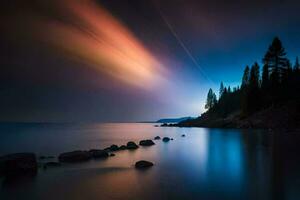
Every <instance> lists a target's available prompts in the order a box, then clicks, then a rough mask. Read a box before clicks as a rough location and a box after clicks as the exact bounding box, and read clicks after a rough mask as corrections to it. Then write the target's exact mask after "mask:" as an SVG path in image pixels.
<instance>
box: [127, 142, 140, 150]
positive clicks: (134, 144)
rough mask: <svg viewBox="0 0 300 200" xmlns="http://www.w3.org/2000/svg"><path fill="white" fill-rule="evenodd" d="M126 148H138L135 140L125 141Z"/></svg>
mask: <svg viewBox="0 0 300 200" xmlns="http://www.w3.org/2000/svg"><path fill="white" fill-rule="evenodd" d="M126 147H127V149H137V148H139V146H138V145H137V144H136V143H135V142H132V141H130V142H127V145H126Z"/></svg>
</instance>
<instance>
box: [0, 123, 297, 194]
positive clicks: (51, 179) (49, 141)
mask: <svg viewBox="0 0 300 200" xmlns="http://www.w3.org/2000/svg"><path fill="white" fill-rule="evenodd" d="M182 134H185V135H186V137H181V135H182ZM157 135H159V136H161V137H163V136H169V137H172V138H174V140H173V141H170V142H169V143H163V142H162V141H155V143H156V145H154V146H151V147H141V148H139V149H137V150H135V151H127V150H125V151H120V152H116V156H115V157H110V158H108V159H105V160H92V161H89V162H86V163H78V164H66V165H63V166H62V167H59V168H51V169H49V168H48V169H47V170H43V169H40V170H39V172H38V175H37V176H36V177H34V178H27V179H22V180H18V181H13V182H7V181H5V180H3V179H2V180H1V179H0V181H1V185H0V199H1V200H4V199H9V200H13V199H22V200H23V199H30V200H35V199H43V200H44V199H45V200H48V199H49V200H50V199H51V200H52V199H55V200H60V199H67V200H68V199H72V200H77V199H88V200H94V199H95V200H96V199H97V200H99V199H102V200H106V199H120V200H121V199H122V200H135V199H138V200H141V199H143V200H144V199H145V200H148V199H149V200H150V199H151V200H153V199H156V200H160V199H204V200H214V199H216V200H220V199H230V200H235V199H249V200H250V199H251V200H252V199H263V200H265V199H289V200H294V199H295V200H297V199H300V164H299V163H300V162H299V161H300V157H299V152H300V151H299V148H300V137H299V135H300V133H299V132H298V133H297V132H287V131H284V132H282V131H281V132H276V133H275V132H271V131H263V130H239V129H206V128H176V127H163V128H161V127H154V124H142V123H128V124H126V123H118V124H117V123H116V124H1V125H0V155H2V154H7V153H16V152H35V153H36V154H37V155H55V156H57V155H58V154H59V153H61V152H65V151H73V150H89V149H92V148H105V147H107V146H110V145H111V144H117V145H121V144H126V143H127V142H128V141H131V140H132V141H135V142H139V140H141V139H152V138H154V137H155V136H157ZM298 146H299V147H298ZM141 159H143V160H149V161H152V162H154V163H155V166H154V167H152V168H150V169H148V170H143V171H139V170H136V169H135V168H134V163H135V162H136V161H138V160H141Z"/></svg>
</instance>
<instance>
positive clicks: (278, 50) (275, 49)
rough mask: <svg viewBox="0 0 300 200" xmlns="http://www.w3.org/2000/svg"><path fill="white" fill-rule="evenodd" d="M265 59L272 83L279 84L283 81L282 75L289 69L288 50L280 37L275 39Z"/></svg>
mask: <svg viewBox="0 0 300 200" xmlns="http://www.w3.org/2000/svg"><path fill="white" fill-rule="evenodd" d="M263 61H264V64H267V65H268V66H269V71H270V72H271V75H270V81H271V84H272V85H273V86H278V83H280V82H281V77H282V75H283V74H284V72H285V71H286V70H287V58H286V52H285V49H284V48H283V46H282V43H281V41H280V39H279V38H278V37H275V38H274V39H273V42H272V44H271V45H270V47H269V49H268V51H267V53H266V54H265V58H264V59H263Z"/></svg>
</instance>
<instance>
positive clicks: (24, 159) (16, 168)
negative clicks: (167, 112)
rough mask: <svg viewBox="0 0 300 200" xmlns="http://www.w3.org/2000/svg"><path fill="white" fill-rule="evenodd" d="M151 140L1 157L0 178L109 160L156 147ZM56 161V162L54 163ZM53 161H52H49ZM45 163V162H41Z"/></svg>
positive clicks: (166, 139) (139, 163)
mask: <svg viewBox="0 0 300 200" xmlns="http://www.w3.org/2000/svg"><path fill="white" fill-rule="evenodd" d="M153 140H161V138H160V136H156V137H155V138H153ZM153 140H151V139H146V140H141V141H140V142H139V145H138V144H136V143H135V142H134V141H129V142H127V144H126V145H121V146H118V145H116V144H112V145H111V146H109V147H107V148H104V149H90V150H75V151H71V152H64V153H61V154H59V155H58V156H57V157H55V156H39V157H37V156H36V154H34V153H15V154H8V155H4V156H1V157H0V178H1V177H5V178H11V177H14V178H15V177H21V176H35V175H36V174H37V172H38V170H39V168H42V169H47V168H51V167H60V166H62V165H63V164H65V163H78V162H87V161H90V160H92V159H98V160H101V159H108V158H109V157H112V156H115V153H116V152H118V151H124V150H128V151H134V150H137V149H138V148H139V147H140V146H143V147H149V146H153V145H155V143H154V142H153ZM170 140H173V138H169V137H163V138H162V142H164V143H166V142H169V141H170ZM53 159H55V160H56V161H52V160H53ZM49 160H51V161H49ZM41 161H44V162H41ZM153 165H154V163H152V162H150V161H146V160H140V161H137V162H136V163H135V164H134V166H135V168H136V169H145V168H149V167H152V166H153Z"/></svg>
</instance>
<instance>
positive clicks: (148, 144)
mask: <svg viewBox="0 0 300 200" xmlns="http://www.w3.org/2000/svg"><path fill="white" fill-rule="evenodd" d="M139 144H140V145H141V146H152V145H155V143H154V142H153V141H152V140H141V141H140V143H139Z"/></svg>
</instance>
